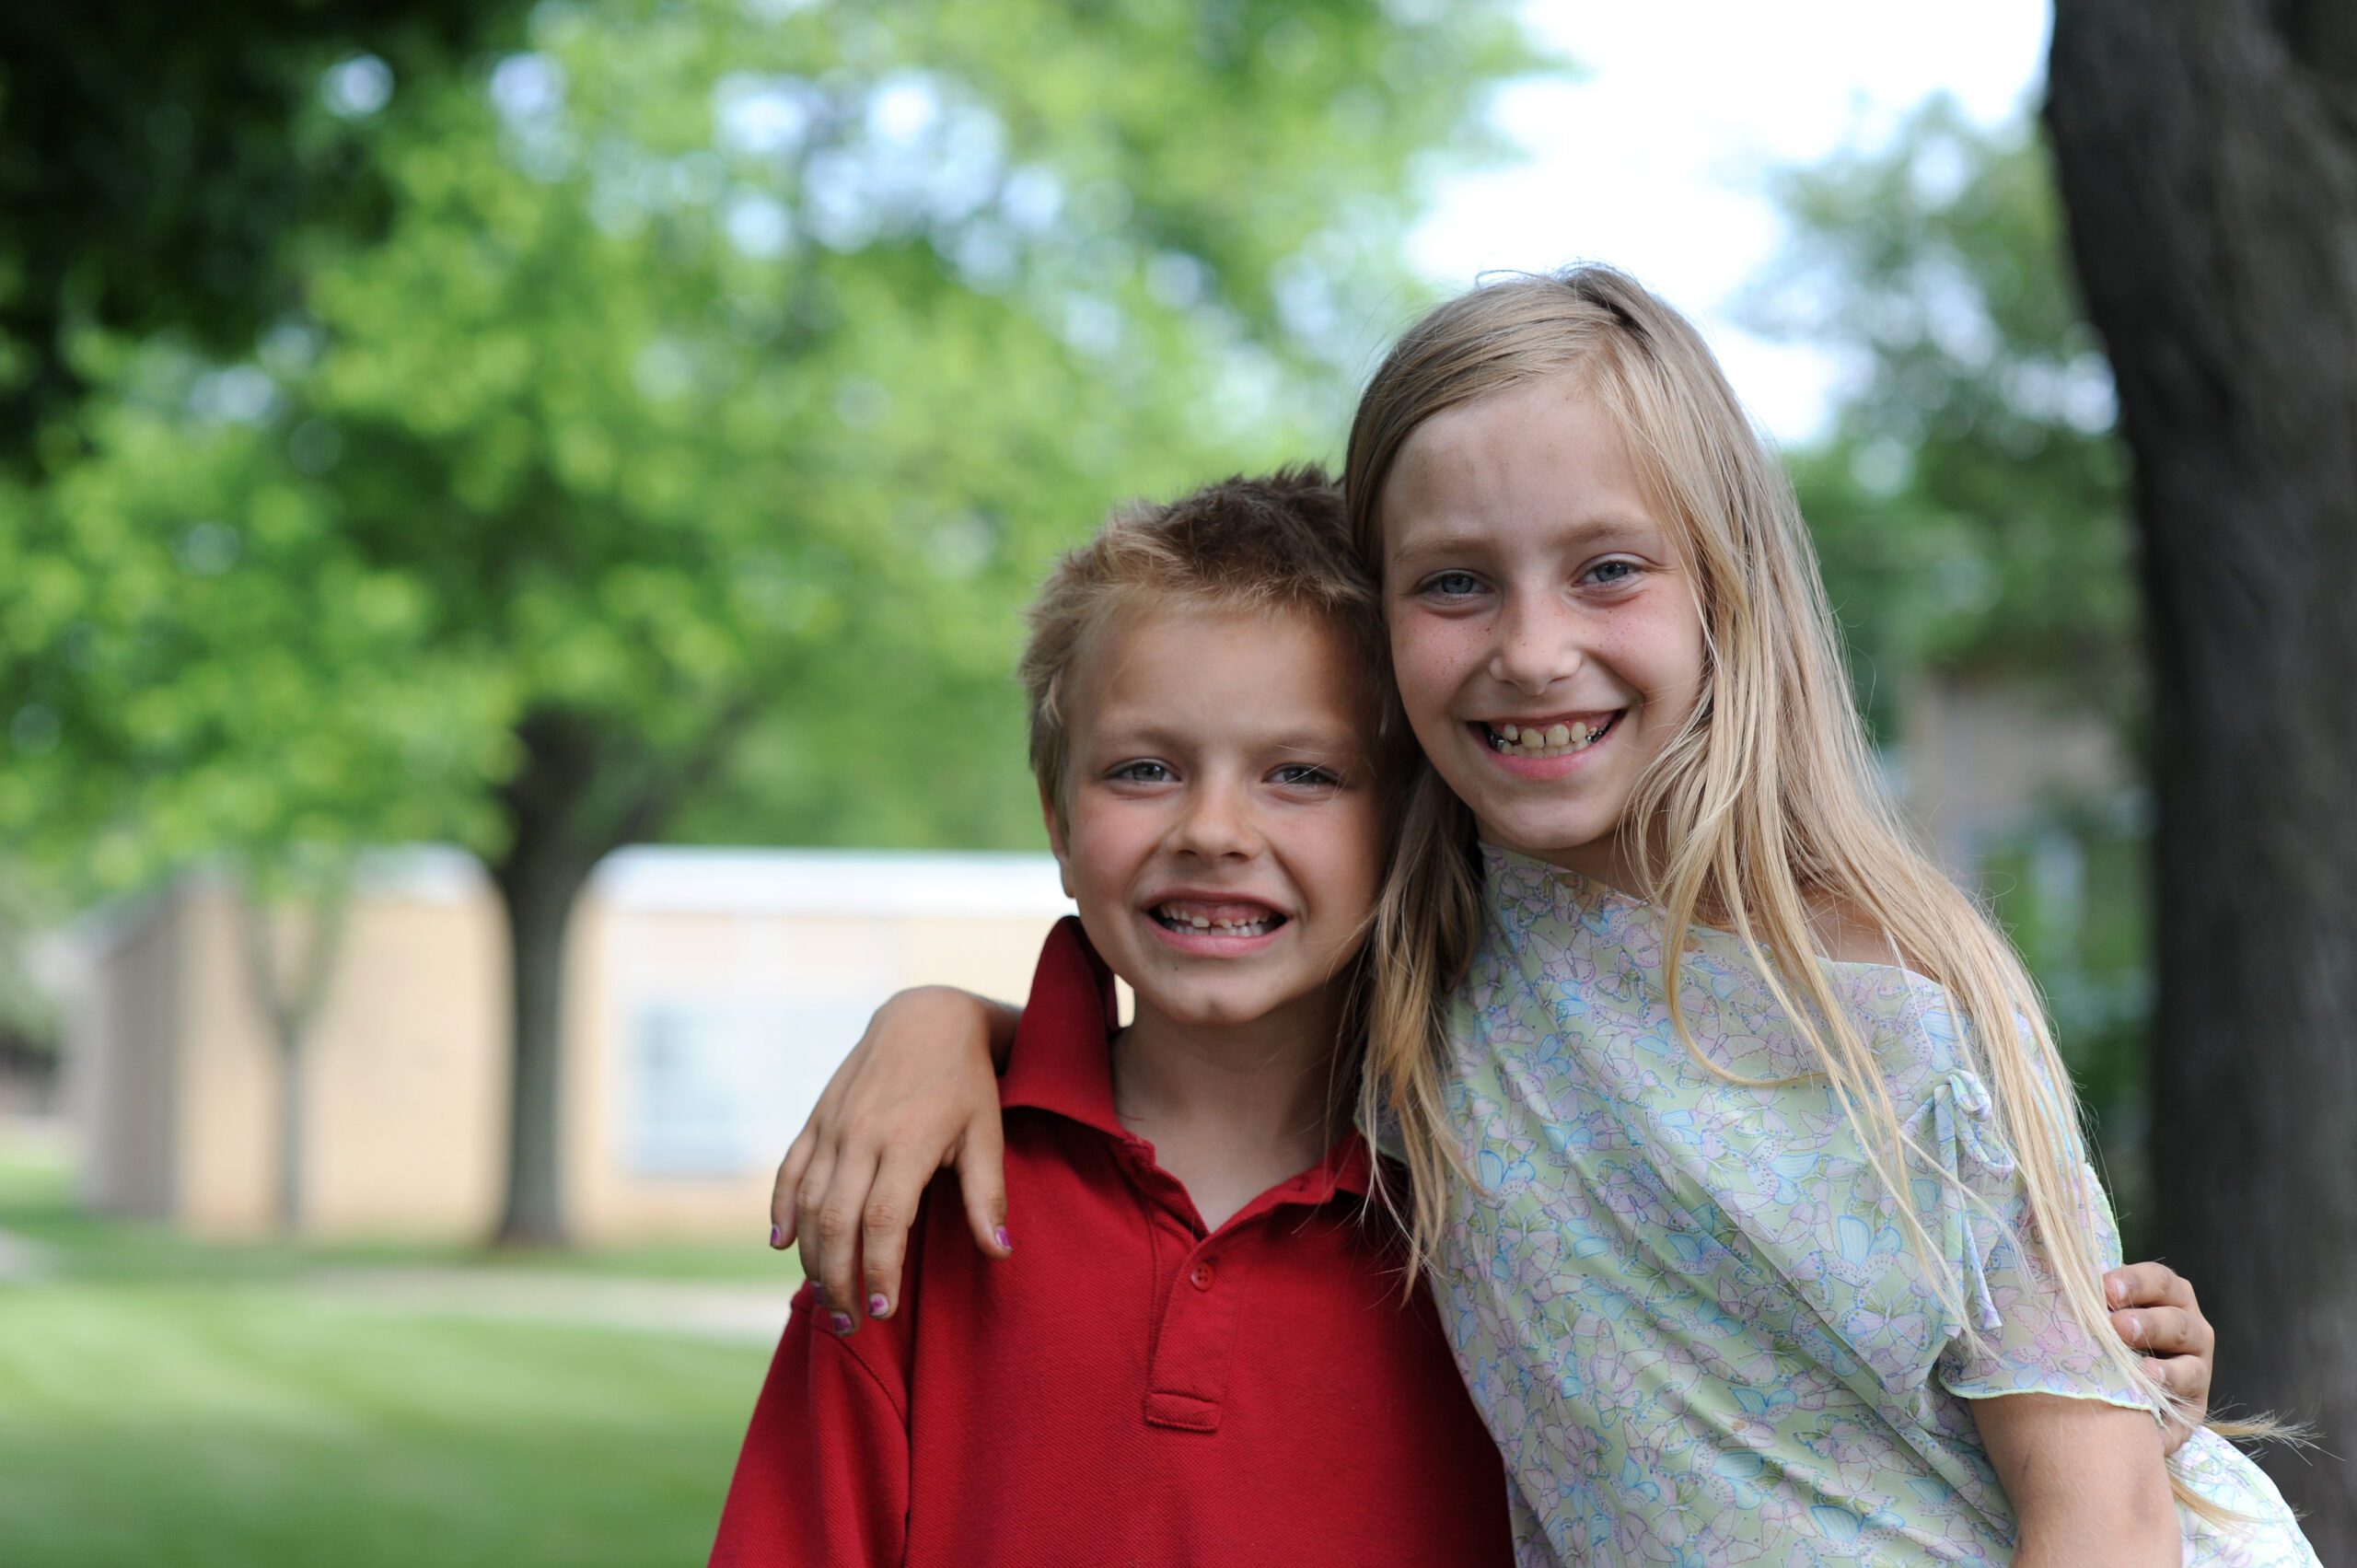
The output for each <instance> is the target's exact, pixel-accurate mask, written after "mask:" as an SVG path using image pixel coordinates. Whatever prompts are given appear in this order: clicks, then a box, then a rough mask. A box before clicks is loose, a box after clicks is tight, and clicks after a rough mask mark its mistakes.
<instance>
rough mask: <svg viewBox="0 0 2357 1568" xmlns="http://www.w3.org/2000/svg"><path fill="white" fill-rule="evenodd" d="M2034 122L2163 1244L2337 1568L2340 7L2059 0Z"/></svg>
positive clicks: (2351, 257) (2343, 1002) (2348, 152)
mask: <svg viewBox="0 0 2357 1568" xmlns="http://www.w3.org/2000/svg"><path fill="white" fill-rule="evenodd" d="M2047 119H2048V122H2049V128H2050V130H2051V132H2052V136H2053V144H2054V153H2055V158H2056V162H2057V165H2058V167H2059V172H2060V178H2061V188H2062V194H2063V199H2064V203H2065V204H2066V206H2067V208H2068V210H2069V214H2070V222H2071V238H2072V243H2073V249H2074V250H2075V252H2076V256H2077V261H2078V270H2079V275H2080V279H2081V282H2082V285H2083V286H2084V291H2085V296H2086V304H2087V309H2088V314H2089V316H2090V317H2091V318H2092V319H2093V320H2094V322H2095V324H2096V327H2097V328H2098V329H2099V330H2100V331H2102V333H2103V336H2104V339H2105V342H2106V343H2107V346H2108V348H2109V351H2110V355H2111V361H2112V366H2113V369H2114V372H2115V374H2116V377H2117V379H2118V383H2119V414H2120V425H2121V429H2122V432H2123V433H2124V435H2125V436H2126V437H2127V440H2128V444H2129V447H2130V448H2131V452H2132V453H2133V456H2134V459H2135V469H2136V506H2137V517H2138V521H2139V525H2140V528H2141V530H2142V545H2143V562H2142V567H2143V577H2144V589H2145V598H2146V607H2147V612H2146V624H2147V629H2148V630H2147V634H2148V637H2149V639H2150V653H2151V660H2152V667H2153V672H2154V700H2155V703H2156V714H2155V717H2156V719H2157V721H2158V722H2157V724H2156V725H2155V726H2154V733H2155V737H2156V739H2155V745H2154V751H2155V763H2156V766H2155V778H2156V784H2157V801H2158V807H2159V822H2158V829H2157V831H2156V834H2155V848H2156V854H2157V857H2158V866H2157V872H2158V877H2157V886H2158V894H2159V918H2158V922H2157V925H2158V932H2159V952H2158V955H2157V958H2158V974H2159V995H2158V999H2157V1008H2156V1026H2155V1034H2154V1073H2153V1086H2154V1138H2153V1145H2152V1146H2153V1165H2154V1171H2153V1174H2154V1191H2155V1194H2156V1197H2157V1202H2158V1207H2159V1211H2160V1212H2159V1214H2158V1216H2157V1217H2158V1221H2159V1225H2160V1233H2161V1236H2162V1239H2163V1241H2164V1243H2165V1256H2166V1257H2167V1259H2168V1260H2169V1261H2171V1262H2172V1263H2174V1264H2175V1265H2176V1266H2177V1268H2178V1269H2180V1270H2181V1271H2183V1272H2185V1273H2187V1274H2188V1275H2189V1276H2190V1277H2191V1278H2192V1279H2194V1280H2195V1281H2196V1282H2197V1283H2198V1285H2199V1287H2200V1294H2201V1299H2202V1305H2203V1307H2204V1309H2205V1310H2206V1312H2207V1313H2208V1315H2209V1317H2210V1318H2211V1319H2212V1322H2213V1323H2215V1324H2216V1325H2217V1326H2218V1330H2219V1335H2220V1354H2219V1376H2218V1389H2219V1393H2220V1395H2221V1396H2222V1397H2223V1400H2225V1401H2226V1402H2228V1403H2229V1404H2232V1405H2235V1406H2238V1407H2241V1408H2243V1409H2246V1410H2267V1411H2278V1412H2282V1413H2283V1414H2287V1415H2292V1416H2295V1417H2299V1418H2302V1419H2305V1420H2308V1421H2310V1422H2313V1423H2315V1425H2316V1428H2317V1430H2318V1434H2319V1436H2320V1438H2321V1440H2322V1444H2323V1449H2324V1452H2323V1453H2321V1454H2319V1455H2317V1456H2316V1457H2315V1458H2313V1459H2310V1460H2303V1459H2301V1458H2298V1457H2295V1456H2285V1455H2282V1454H2281V1453H2278V1454H2274V1455H2270V1456H2268V1457H2267V1463H2268V1467H2269V1469H2270V1473H2272V1474H2273V1475H2274V1477H2275V1478H2276V1480H2277V1481H2278V1482H2279V1483H2280V1484H2281V1485H2282V1489H2283V1491H2284V1493H2285V1494H2286V1495H2287V1496H2288V1497H2289V1498H2290V1500H2291V1501H2292V1503H2293V1505H2294V1506H2296V1507H2298V1508H2300V1509H2301V1510H2302V1511H2303V1512H2304V1513H2305V1516H2306V1519H2305V1524H2306V1527H2307V1529H2308V1532H2309V1535H2310V1537H2311V1539H2313V1540H2314V1542H2315V1544H2316V1551H2317V1553H2318V1555H2319V1556H2320V1557H2321V1558H2322V1559H2323V1561H2325V1562H2357V1488H2352V1487H2351V1485H2350V1482H2349V1479H2348V1476H2349V1472H2348V1462H2349V1456H2350V1455H2351V1454H2352V1452H2357V1140H2352V1139H2351V1137H2350V1132H2349V1124H2350V1121H2351V1117H2352V1115H2357V608H2352V607H2351V602H2350V599H2351V591H2352V587H2357V7H2352V6H2348V5H2346V4H2345V3H2340V0H2274V3H2273V4H2271V5H2262V4H2260V3H2258V0H2057V3H2056V6H2055V22H2054V46H2053V59H2052V66H2051V72H2050V76H2049V101H2048V104H2047Z"/></svg>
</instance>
